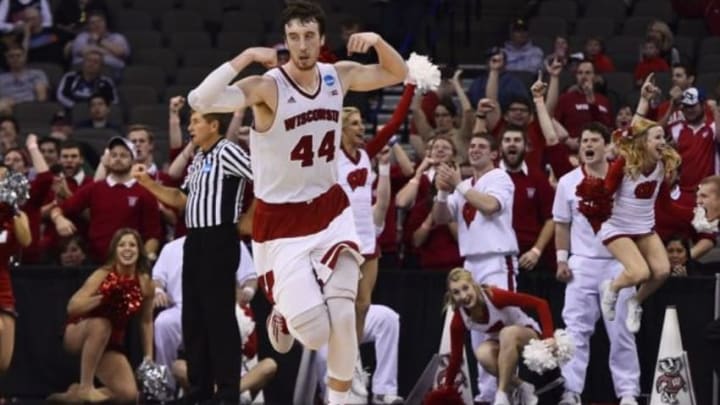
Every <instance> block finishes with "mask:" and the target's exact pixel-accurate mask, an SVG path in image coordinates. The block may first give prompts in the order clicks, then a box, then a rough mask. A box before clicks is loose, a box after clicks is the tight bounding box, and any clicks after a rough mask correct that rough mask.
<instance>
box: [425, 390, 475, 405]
mask: <svg viewBox="0 0 720 405" xmlns="http://www.w3.org/2000/svg"><path fill="white" fill-rule="evenodd" d="M423 405H465V402H463V399H462V397H461V396H460V393H459V392H458V390H457V388H455V387H447V386H442V387H438V388H436V389H434V390H432V391H430V392H429V393H428V394H427V395H426V396H425V399H424V400H423Z"/></svg>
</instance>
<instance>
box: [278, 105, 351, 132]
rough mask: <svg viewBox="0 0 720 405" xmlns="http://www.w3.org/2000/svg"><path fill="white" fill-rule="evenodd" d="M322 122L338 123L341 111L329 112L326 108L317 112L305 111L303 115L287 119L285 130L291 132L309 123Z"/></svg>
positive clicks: (316, 110)
mask: <svg viewBox="0 0 720 405" xmlns="http://www.w3.org/2000/svg"><path fill="white" fill-rule="evenodd" d="M322 120H324V121H334V122H338V121H339V120H340V111H337V110H328V109H325V108H318V109H315V110H310V111H305V112H303V113H300V114H298V115H294V116H292V117H290V118H288V119H286V120H285V130H286V131H289V130H291V129H295V127H298V126H300V125H304V124H307V123H308V122H313V121H322Z"/></svg>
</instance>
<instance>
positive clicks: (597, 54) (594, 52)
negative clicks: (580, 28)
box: [585, 37, 615, 74]
mask: <svg viewBox="0 0 720 405" xmlns="http://www.w3.org/2000/svg"><path fill="white" fill-rule="evenodd" d="M585 59H587V60H589V61H590V62H592V64H593V66H595V72H596V73H598V74H603V73H610V72H614V71H615V65H614V64H613V62H612V59H610V57H608V56H607V55H605V45H604V44H603V41H602V39H600V37H590V38H588V39H587V40H586V41H585Z"/></svg>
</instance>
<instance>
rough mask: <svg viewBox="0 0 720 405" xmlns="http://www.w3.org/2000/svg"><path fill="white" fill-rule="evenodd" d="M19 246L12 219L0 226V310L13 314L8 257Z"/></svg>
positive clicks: (13, 297) (13, 301)
mask: <svg viewBox="0 0 720 405" xmlns="http://www.w3.org/2000/svg"><path fill="white" fill-rule="evenodd" d="M19 250H20V245H19V244H18V243H17V239H16V238H15V226H14V224H13V219H12V218H10V219H8V220H7V221H6V222H5V223H3V224H2V225H1V226H0V310H4V311H9V312H15V295H14V294H13V290H12V283H11V282H10V270H9V266H10V257H12V256H13V255H14V254H16V253H18V252H19Z"/></svg>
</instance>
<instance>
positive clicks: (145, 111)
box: [128, 104, 168, 131]
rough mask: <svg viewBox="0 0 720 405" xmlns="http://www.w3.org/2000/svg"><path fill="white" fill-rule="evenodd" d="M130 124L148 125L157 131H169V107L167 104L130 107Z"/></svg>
mask: <svg viewBox="0 0 720 405" xmlns="http://www.w3.org/2000/svg"><path fill="white" fill-rule="evenodd" d="M128 122H129V123H130V124H143V125H148V126H150V127H151V128H153V129H156V130H165V131H167V127H168V106H167V104H147V105H136V106H131V107H130V119H129V120H128Z"/></svg>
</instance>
